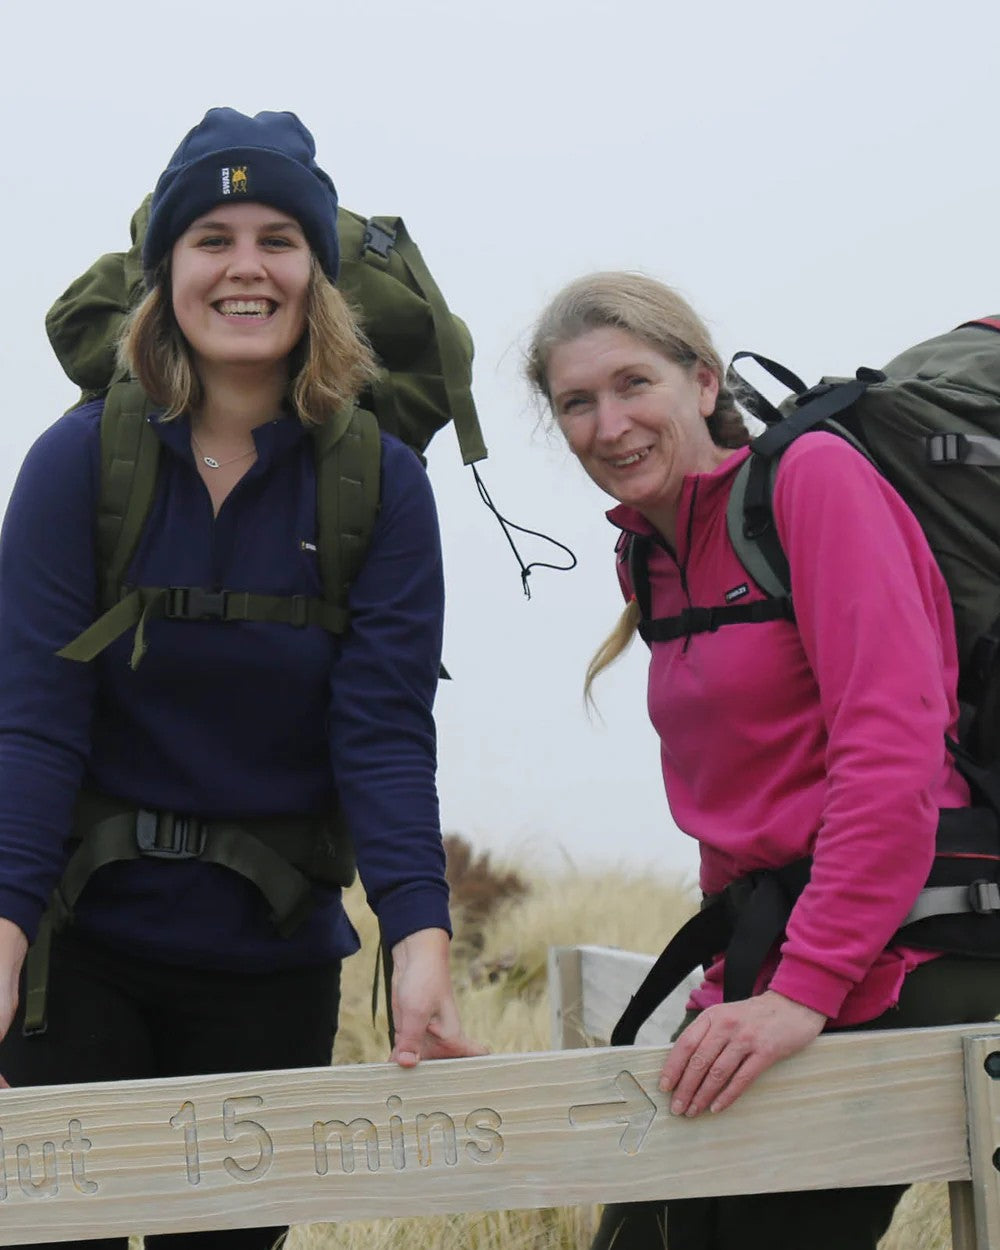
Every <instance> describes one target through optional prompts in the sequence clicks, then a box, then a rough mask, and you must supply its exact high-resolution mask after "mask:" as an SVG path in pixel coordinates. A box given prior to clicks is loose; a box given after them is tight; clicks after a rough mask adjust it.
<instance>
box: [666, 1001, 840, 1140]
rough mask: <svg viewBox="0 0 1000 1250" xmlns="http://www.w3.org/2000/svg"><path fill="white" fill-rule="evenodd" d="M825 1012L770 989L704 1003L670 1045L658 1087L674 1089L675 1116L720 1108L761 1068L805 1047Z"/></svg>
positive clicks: (822, 1023)
mask: <svg viewBox="0 0 1000 1250" xmlns="http://www.w3.org/2000/svg"><path fill="white" fill-rule="evenodd" d="M825 1024H826V1016H824V1015H822V1014H821V1013H820V1012H818V1011H813V1010H812V1008H811V1007H804V1006H803V1005H802V1003H796V1002H794V1001H793V1000H792V999H790V998H785V997H784V995H783V994H778V993H776V992H775V991H774V990H765V992H764V993H763V994H760V995H758V997H756V998H747V999H745V1000H744V1001H743V1002H739V1003H719V1004H718V1005H717V1006H715V1007H707V1008H706V1009H705V1010H704V1011H703V1012H702V1013H701V1014H700V1015H699V1016H698V1017H697V1019H695V1020H692V1021H691V1023H690V1024H689V1025H688V1027H687V1028H686V1029H685V1030H684V1032H683V1033H682V1034H681V1035H680V1037H679V1038H678V1039H677V1041H676V1042H675V1043H674V1045H673V1046H672V1047H671V1049H670V1053H669V1054H668V1055H667V1058H666V1060H665V1061H664V1064H663V1071H662V1072H661V1073H660V1089H661V1090H663V1091H664V1092H669V1091H672V1092H673V1098H672V1099H671V1102H670V1111H671V1113H672V1114H673V1115H688V1116H694V1115H698V1113H699V1112H701V1111H704V1110H705V1108H706V1107H707V1108H708V1110H709V1111H724V1110H725V1109H726V1107H728V1106H731V1105H732V1104H733V1103H734V1102H735V1101H736V1099H737V1098H739V1096H740V1095H741V1094H742V1093H743V1092H744V1091H745V1090H747V1089H748V1088H749V1087H750V1086H751V1085H752V1084H753V1082H754V1081H755V1080H756V1079H757V1077H758V1076H760V1074H761V1073H762V1072H766V1071H767V1069H768V1068H769V1067H771V1065H772V1064H774V1063H777V1062H778V1060H779V1059H787V1058H788V1056H789V1055H794V1054H796V1052H798V1051H800V1050H802V1049H803V1048H804V1047H806V1046H808V1045H809V1043H810V1042H811V1041H812V1040H813V1039H814V1038H816V1037H818V1036H819V1035H820V1033H822V1031H823V1028H824V1026H825Z"/></svg>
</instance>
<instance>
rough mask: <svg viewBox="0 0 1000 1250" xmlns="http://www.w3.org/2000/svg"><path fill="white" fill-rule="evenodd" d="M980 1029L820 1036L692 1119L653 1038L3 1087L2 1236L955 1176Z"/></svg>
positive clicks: (963, 1158)
mask: <svg viewBox="0 0 1000 1250" xmlns="http://www.w3.org/2000/svg"><path fill="white" fill-rule="evenodd" d="M982 1032H983V1029H982V1026H975V1027H964V1028H952V1029H921V1030H916V1031H906V1032H904V1031H899V1032H889V1033H863V1034H856V1035H840V1036H833V1037H827V1038H821V1039H819V1040H818V1041H817V1042H815V1043H814V1044H813V1045H812V1046H810V1047H808V1048H807V1049H806V1050H805V1051H804V1052H803V1053H802V1054H800V1055H797V1056H796V1057H795V1058H794V1059H790V1060H788V1061H786V1062H785V1063H783V1064H780V1065H778V1066H777V1067H776V1068H774V1069H772V1071H771V1072H769V1073H767V1074H766V1075H765V1076H764V1077H763V1078H762V1079H761V1081H760V1082H759V1083H758V1085H757V1086H756V1087H755V1088H754V1089H753V1090H751V1091H750V1093H749V1094H748V1095H747V1096H746V1097H745V1098H744V1099H743V1100H742V1101H741V1103H739V1104H737V1106H736V1107H733V1108H731V1109H730V1110H729V1111H726V1112H725V1113H724V1114H723V1115H721V1116H717V1117H716V1116H705V1117H702V1118H698V1119H696V1120H686V1119H680V1118H674V1117H671V1116H670V1115H669V1114H668V1113H667V1107H666V1100H665V1098H664V1096H663V1095H661V1094H660V1093H659V1092H658V1090H657V1077H658V1074H659V1071H660V1065H661V1062H662V1058H663V1048H662V1047H659V1046H658V1047H652V1048H650V1047H634V1048H623V1049H617V1050H616V1049H611V1048H607V1047H605V1048H600V1049H590V1050H578V1051H566V1052H553V1053H548V1054H537V1055H509V1056H508V1055H496V1056H491V1057H486V1058H483V1059H463V1060H449V1061H440V1062H437V1063H426V1064H422V1065H420V1067H419V1068H417V1069H415V1070H412V1071H403V1070H402V1069H400V1068H398V1067H396V1066H394V1065H391V1064H376V1065H358V1066H352V1067H347V1068H320V1069H308V1070H304V1071H291V1072H272V1073H252V1074H236V1075H223V1076H204V1077H191V1078H175V1079H172V1080H160V1081H130V1082H123V1083H119V1084H114V1083H108V1084H99V1085H96V1084H95V1085H75V1086H55V1087H51V1088H36V1089H25V1090H16V1089H12V1090H5V1091H4V1092H3V1094H2V1095H0V1131H2V1150H0V1244H4V1245H10V1244H13V1243H17V1242H25V1243H30V1242H37V1241H50V1240H58V1239H59V1238H67V1237H70V1236H75V1237H82V1238H87V1237H95V1236H100V1235H103V1236H112V1235H121V1234H125V1233H129V1232H149V1233H155V1232H169V1231H194V1230H200V1229H211V1228H241V1227H252V1226H254V1225H259V1224H278V1223H283V1222H286V1221H288V1222H293V1223H313V1222H326V1221H342V1220H352V1219H368V1218H372V1217H377V1216H402V1215H412V1214H430V1213H436V1212H438V1213H441V1212H459V1211H472V1210H493V1209H513V1208H532V1207H548V1206H568V1205H575V1204H578V1203H589V1202H592V1201H608V1200H627V1199H643V1198H668V1197H676V1196H697V1195H703V1194H722V1193H740V1192H766V1191H769V1190H774V1189H787V1188H804V1189H808V1188H814V1187H818V1186H830V1185H846V1186H849V1185H857V1184H862V1183H863V1184H868V1185H870V1184H882V1183H893V1182H901V1181H912V1180H932V1179H938V1180H948V1181H954V1180H968V1179H969V1178H970V1176H971V1171H970V1163H969V1155H968V1149H967V1140H966V1123H965V1099H964V1096H963V1077H964V1066H963V1051H962V1040H963V1038H964V1037H965V1036H970V1035H972V1034H974V1033H975V1034H980V1033H982ZM997 1038H998V1041H997V1042H996V1044H997V1045H1000V1030H998V1033H997ZM997 1244H1000V1243H997Z"/></svg>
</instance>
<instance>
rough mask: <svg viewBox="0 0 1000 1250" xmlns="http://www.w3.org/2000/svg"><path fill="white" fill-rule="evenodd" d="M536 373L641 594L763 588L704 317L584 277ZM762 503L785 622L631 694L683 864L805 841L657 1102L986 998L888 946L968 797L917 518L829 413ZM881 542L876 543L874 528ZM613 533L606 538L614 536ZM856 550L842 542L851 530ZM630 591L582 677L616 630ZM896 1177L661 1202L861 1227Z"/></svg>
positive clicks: (737, 429) (715, 1232)
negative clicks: (734, 502) (749, 562)
mask: <svg viewBox="0 0 1000 1250" xmlns="http://www.w3.org/2000/svg"><path fill="white" fill-rule="evenodd" d="M527 372H528V376H529V379H530V381H531V383H532V384H533V385H534V387H535V388H537V390H538V392H539V393H540V394H541V395H542V396H543V397H544V398H545V400H546V401H547V402H548V403H549V405H550V406H551V410H552V413H553V415H554V417H555V420H556V423H557V424H558V426H559V428H560V430H561V431H562V433H563V435H564V436H565V438H566V441H567V443H568V445H569V447H570V450H571V451H572V452H573V453H574V454H575V455H576V457H577V459H578V460H579V461H580V463H581V465H582V466H583V468H584V470H585V471H586V472H587V474H588V475H589V476H590V477H591V479H592V480H593V481H594V482H595V483H596V484H597V485H598V486H599V487H600V488H601V489H602V490H603V491H604V492H605V493H606V494H608V495H610V496H611V497H612V498H613V499H615V500H616V501H617V506H616V507H615V508H613V509H612V510H611V512H609V513H608V517H609V519H610V521H611V522H612V524H613V525H614V526H616V527H617V528H618V529H619V530H620V531H621V532H622V534H623V535H628V534H639V535H647V536H649V538H650V539H651V540H652V543H651V551H652V554H651V556H650V564H649V573H650V581H651V592H652V604H653V616H654V617H670V616H675V615H678V614H679V613H680V612H681V611H683V609H685V608H687V607H690V606H692V605H713V604H722V603H724V602H727V601H728V600H727V598H726V595H727V592H732V591H734V589H736V590H738V591H739V593H740V594H742V595H744V596H745V599H746V601H747V602H750V601H752V600H753V599H762V598H764V595H763V593H762V592H761V591H760V590H758V588H757V587H756V586H755V585H754V584H753V583H752V582H749V581H748V578H747V574H746V572H745V570H744V569H743V566H742V564H741V563H740V561H739V559H738V558H737V556H736V554H735V552H734V551H733V548H732V546H731V544H730V542H729V537H728V530H727V524H726V507H727V503H728V500H729V494H730V489H731V487H732V484H733V479H734V476H735V474H736V472H737V470H738V468H739V466H740V465H741V464H742V463H743V461H744V460H745V459H746V457H747V455H748V454H749V453H748V451H747V450H746V448H745V445H746V443H747V442H748V439H749V436H748V433H747V431H746V429H745V427H744V424H743V422H742V419H741V418H740V415H739V412H738V410H737V408H736V406H735V404H734V402H733V399H732V396H731V395H729V394H728V393H727V391H726V390H725V387H724V385H723V371H722V366H721V362H720V360H719V357H718V355H717V353H716V351H715V349H714V347H713V346H712V343H711V339H710V336H709V334H708V331H707V330H706V328H705V326H704V325H703V323H702V322H701V321H700V320H699V318H698V317H697V316H696V315H695V313H694V312H693V311H692V309H691V308H690V307H689V306H688V305H687V304H686V303H685V302H684V300H682V299H681V298H680V297H679V296H678V295H677V294H676V293H675V292H673V291H672V290H670V289H669V288H667V287H665V286H663V285H662V284H660V283H658V282H655V281H653V280H652V279H649V278H645V277H642V276H639V275H634V274H624V273H608V274H596V275H593V276H591V277H587V278H583V279H580V280H579V281H578V282H575V283H573V284H572V285H571V286H569V287H568V288H567V289H566V290H564V291H563V292H561V293H560V294H559V295H558V296H556V298H555V299H554V300H553V301H552V303H551V304H550V305H549V307H548V308H547V309H546V310H545V311H544V312H543V314H542V316H541V318H540V320H539V322H538V325H537V327H536V330H535V335H534V338H533V341H532V344H531V347H530V351H529V356H528V365H527ZM774 517H775V524H776V526H777V530H778V534H779V537H780V540H781V543H782V547H783V549H784V551H785V552H786V553H787V556H788V560H789V564H790V567H791V580H792V598H793V602H794V604H795V617H796V619H795V622H794V623H793V622H791V621H789V620H785V619H779V620H770V621H765V622H762V623H753V624H750V623H747V624H741V625H728V626H727V627H725V628H720V629H718V630H716V631H714V632H704V633H695V634H692V635H690V636H688V637H682V638H678V639H676V640H674V641H670V642H662V643H659V642H658V643H654V644H653V646H652V650H651V656H650V668H649V688H648V708H649V713H650V716H651V718H652V721H653V724H654V726H655V728H656V730H657V732H658V734H659V737H660V742H661V758H662V767H663V777H664V784H665V787H666V792H667V797H668V800H669V802H670V807H671V811H672V813H673V816H674V819H675V820H676V822H677V824H678V826H679V827H680V828H681V829H682V830H683V831H684V832H685V833H687V834H689V835H690V836H692V837H694V838H696V839H697V841H698V842H699V844H700V848H701V887H702V889H703V890H704V892H705V893H706V894H711V893H715V892H718V891H720V890H722V889H723V888H724V887H725V886H726V885H727V884H728V883H729V882H731V881H733V880H734V879H735V878H737V877H740V876H742V875H744V874H746V873H749V872H752V871H754V870H759V869H764V868H778V867H782V866H784V865H786V864H789V863H792V862H794V861H795V860H798V859H801V858H802V857H804V856H807V855H811V856H812V858H813V867H812V873H811V877H810V880H809V883H808V885H807V886H806V888H805V890H804V891H803V893H802V894H801V896H800V897H799V899H798V901H797V903H796V905H795V908H794V910H793V911H792V914H791V918H790V921H789V923H788V926H787V930H786V933H785V935H784V938H783V940H782V941H781V943H780V947H779V948H777V949H775V950H774V951H772V953H771V957H770V959H769V961H768V963H767V964H766V965H765V967H764V970H763V974H762V976H761V977H760V978H759V979H758V982H757V986H756V992H755V994H754V996H753V997H750V998H748V999H745V1000H744V1001H741V1002H728V1003H724V1002H723V1001H722V1000H723V992H722V991H723V970H724V961H723V959H722V958H721V957H720V958H718V959H716V960H715V962H714V963H713V964H712V965H711V967H710V968H709V970H708V972H707V974H706V977H705V981H704V983H703V985H702V986H701V988H700V989H699V990H698V991H697V992H696V993H695V994H694V995H693V997H692V1000H691V1002H690V1003H689V1015H688V1019H687V1020H686V1021H685V1024H686V1027H685V1028H683V1029H682V1031H681V1032H680V1034H679V1037H678V1039H677V1041H676V1043H675V1045H674V1046H673V1047H672V1049H671V1050H670V1052H669V1053H668V1055H667V1057H666V1059H665V1061H664V1065H663V1072H662V1079H661V1088H662V1089H663V1091H664V1092H666V1093H668V1094H669V1097H670V1106H671V1110H672V1112H673V1113H674V1114H676V1115H688V1116H692V1115H697V1114H700V1113H702V1112H704V1111H706V1110H711V1111H716V1112H718V1111H723V1110H724V1109H725V1108H726V1107H728V1106H730V1105H731V1104H732V1103H733V1102H734V1101H735V1100H736V1099H737V1098H738V1097H739V1096H740V1095H741V1094H742V1093H743V1092H744V1091H745V1090H746V1089H747V1088H748V1086H750V1085H751V1084H752V1082H753V1081H754V1080H755V1079H756V1078H757V1077H758V1076H759V1075H760V1074H761V1073H762V1072H764V1071H765V1070H766V1069H767V1068H768V1067H770V1066H771V1065H772V1064H773V1063H775V1062H776V1061H778V1060H780V1059H782V1058H784V1057H787V1056H788V1055H791V1054H794V1053H795V1052H796V1051H798V1050H800V1049H802V1048H803V1047H804V1046H806V1045H808V1044H809V1042H811V1041H812V1040H813V1038H815V1037H816V1036H817V1035H818V1034H819V1033H820V1032H822V1031H823V1030H824V1029H827V1028H846V1027H872V1026H877V1027H882V1028H886V1027H892V1026H894V1025H898V1026H900V1027H903V1026H910V1025H916V1024H939V1023H940V1024H943V1023H960V1022H963V1021H972V1020H988V1019H991V1018H992V1017H993V1016H994V1015H996V1013H997V1012H998V1010H1000V986H998V985H997V978H996V976H995V970H994V969H993V968H992V966H991V965H990V964H989V963H987V962H982V961H980V962H978V963H977V962H976V961H969V962H963V961H961V960H958V959H951V958H947V959H944V958H936V957H935V956H933V955H930V954H928V953H927V952H918V951H915V950H909V949H905V948H903V947H900V946H897V945H894V944H893V943H892V937H893V934H894V933H895V932H896V930H897V929H898V928H899V926H900V924H901V922H902V920H903V919H904V917H905V916H906V914H907V912H908V911H909V909H910V907H911V906H912V904H913V901H914V899H915V898H916V896H917V894H918V893H919V891H920V889H921V887H922V886H923V884H924V883H925V881H926V878H927V874H928V870H929V867H930V863H931V859H932V856H933V850H934V840H935V830H936V825H937V814H938V810H939V808H941V807H962V806H967V805H968V803H969V795H968V790H967V787H966V785H965V782H964V781H963V780H962V778H961V777H960V776H959V775H958V773H957V772H956V770H955V767H954V763H953V761H952V759H951V758H950V756H949V755H948V753H947V751H946V748H945V734H946V732H952V733H953V732H954V730H955V725H956V721H957V715H958V709H957V700H956V693H955V688H956V682H957V675H958V662H957V657H956V647H955V632H954V622H953V617H952V611H951V605H950V600H949V596H948V592H947V588H946V586H945V584H944V581H943V579H942V577H941V574H940V572H939V570H938V568H937V566H936V564H935V562H934V559H933V557H932V555H931V553H930V551H929V549H928V547H927V543H926V540H925V539H924V535H923V533H922V531H921V529H920V527H919V525H918V523H917V521H916V520H915V518H914V517H913V515H912V514H911V513H910V511H909V510H908V508H907V507H906V506H905V504H904V503H903V502H902V501H901V500H900V498H899V497H898V496H897V495H896V494H895V492H894V491H893V490H892V488H891V487H890V486H889V485H888V484H887V483H886V482H885V481H884V479H883V478H881V477H880V475H879V474H878V473H877V472H876V470H875V469H874V468H873V466H872V465H871V464H870V463H869V462H868V461H867V460H866V459H865V458H864V457H863V456H861V455H859V454H858V453H857V452H856V451H854V450H853V449H852V448H851V447H850V446H849V445H848V444H847V443H846V442H845V441H843V440H841V439H839V438H837V437H836V436H834V435H830V434H825V433H819V432H817V433H810V434H807V435H804V436H802V437H801V438H799V439H798V440H796V441H795V442H794V443H793V444H792V446H791V447H790V448H789V449H788V451H786V453H785V454H784V456H783V457H782V460H781V462H780V468H779V471H778V474H777V479H776V483H775V488H774ZM873 535H877V536H878V540H877V541H873V539H872V536H873ZM622 549H623V543H622V542H620V543H619V552H620V553H621V552H622ZM861 552H863V553H864V559H863V560H861V559H859V553H861ZM618 572H619V579H620V581H621V584H622V589H623V592H624V594H625V597H626V600H627V606H626V608H625V612H624V614H623V616H622V618H621V620H620V622H619V625H618V627H617V629H616V630H615V632H614V633H613V634H612V636H611V637H610V638H609V639H608V640H607V642H606V643H605V644H604V646H603V647H602V648H601V650H600V651H599V652H598V655H597V656H596V657H595V660H594V662H593V663H592V665H591V668H590V671H589V673H588V678H587V689H588V693H589V688H590V682H591V681H592V680H593V678H594V676H595V675H596V674H597V673H598V672H599V671H600V670H601V669H602V668H603V667H605V666H606V665H607V664H608V663H610V662H611V661H612V660H613V659H614V658H615V657H616V656H617V655H619V654H620V653H621V651H622V650H623V648H624V647H625V646H626V645H627V643H628V642H629V641H630V639H631V637H632V635H633V633H634V632H635V629H636V626H637V624H638V618H639V611H638V608H637V606H636V603H635V600H634V597H633V588H632V586H631V584H630V577H629V571H628V567H627V563H626V562H624V560H623V556H622V555H621V554H620V555H619V564H618ZM899 1192H900V1191H899V1190H898V1189H892V1190H888V1189H875V1188H873V1189H862V1190H850V1191H845V1192H843V1193H836V1192H818V1193H817V1192H812V1193H803V1194H787V1195H784V1194H778V1195H761V1196H756V1197H748V1198H726V1199H716V1200H697V1201H695V1200H690V1201H684V1202H670V1203H668V1204H667V1210H666V1238H667V1244H668V1245H669V1247H670V1250H731V1248H732V1250H736V1248H737V1247H739V1250H751V1248H752V1247H757V1246H760V1247H767V1248H768V1250H792V1248H793V1247H796V1248H797V1247H801V1246H803V1245H808V1246H809V1247H810V1248H811V1250H826V1248H829V1250H834V1248H837V1250H847V1248H848V1247H850V1248H851V1250H863V1248H864V1247H870V1248H871V1250H874V1247H875V1245H876V1243H877V1241H878V1238H879V1236H880V1235H881V1233H882V1232H883V1231H884V1229H885V1227H887V1225H888V1223H889V1221H890V1219H891V1215H892V1210H893V1207H894V1205H895V1202H896V1200H897V1198H898V1196H899ZM663 1244H664V1210H663V1204H662V1203H661V1204H655V1203H649V1204H635V1205H631V1206H617V1207H609V1208H607V1209H606V1211H605V1214H604V1219H603V1222H602V1226H601V1229H600V1232H599V1234H598V1238H597V1242H596V1246H598V1247H601V1248H602V1250H603V1248H605V1247H609V1246H611V1245H614V1246H615V1247H616V1250H640V1248H641V1250H647V1247H649V1248H651V1247H658V1246H662V1245H663Z"/></svg>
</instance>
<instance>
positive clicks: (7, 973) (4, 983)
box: [0, 917, 28, 1089]
mask: <svg viewBox="0 0 1000 1250" xmlns="http://www.w3.org/2000/svg"><path fill="white" fill-rule="evenodd" d="M27 953H28V939H27V938H26V937H25V936H24V933H23V931H22V930H21V929H20V928H19V927H18V926H17V925H16V924H14V922H13V921H12V920H5V919H3V917H0V1040H2V1039H3V1038H5V1037H6V1036H7V1030H8V1029H9V1028H10V1022H11V1020H13V1019H14V1012H15V1011H16V1010H17V995H18V984H19V983H20V980H21V965H22V964H23V963H24V957H25V955H26V954H27ZM7 1088H8V1085H7V1081H6V1080H5V1079H4V1077H3V1076H0V1089H7Z"/></svg>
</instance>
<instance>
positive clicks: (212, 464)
mask: <svg viewBox="0 0 1000 1250" xmlns="http://www.w3.org/2000/svg"><path fill="white" fill-rule="evenodd" d="M202 460H203V461H204V462H205V464H207V465H208V467H209V468H210V469H219V468H221V467H222V466H221V465H220V464H219V462H218V460H216V459H215V457H214V456H202Z"/></svg>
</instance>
